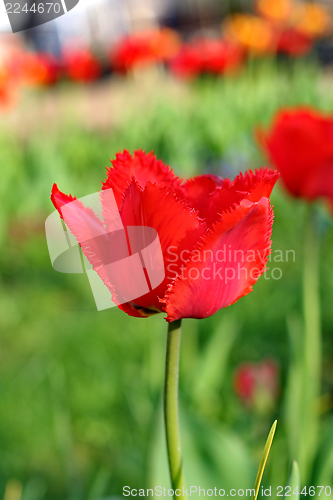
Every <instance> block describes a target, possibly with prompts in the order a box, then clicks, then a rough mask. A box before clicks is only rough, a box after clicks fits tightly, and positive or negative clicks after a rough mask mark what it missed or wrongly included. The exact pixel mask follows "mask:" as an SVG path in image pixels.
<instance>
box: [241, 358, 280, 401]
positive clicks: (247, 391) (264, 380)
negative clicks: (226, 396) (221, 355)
mask: <svg viewBox="0 0 333 500" xmlns="http://www.w3.org/2000/svg"><path fill="white" fill-rule="evenodd" d="M234 388H235V391H236V394H237V395H238V396H239V397H240V398H241V400H242V401H244V403H245V404H247V405H249V406H251V407H255V408H256V409H259V410H261V409H266V408H265V407H266V406H271V404H270V403H273V402H274V401H275V400H276V398H277V396H278V392H279V384H278V366H277V365H276V363H275V362H274V361H272V360H265V361H262V362H261V363H259V364H254V363H244V364H242V365H240V366H239V367H238V369H237V371H236V373H235V378H234Z"/></svg>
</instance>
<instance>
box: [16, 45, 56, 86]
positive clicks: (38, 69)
mask: <svg viewBox="0 0 333 500" xmlns="http://www.w3.org/2000/svg"><path fill="white" fill-rule="evenodd" d="M19 61H20V62H19V68H20V73H21V78H22V81H23V83H26V84H27V85H53V84H54V83H56V82H57V80H58V78H59V64H58V61H57V59H56V58H55V57H53V56H52V55H50V54H37V53H32V52H31V53H29V52H23V53H22V54H21V56H20V59H19Z"/></svg>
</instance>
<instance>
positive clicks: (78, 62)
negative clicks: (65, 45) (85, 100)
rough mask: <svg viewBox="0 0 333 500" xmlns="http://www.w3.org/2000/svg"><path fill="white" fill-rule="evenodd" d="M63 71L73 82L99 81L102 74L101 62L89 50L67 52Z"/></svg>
mask: <svg viewBox="0 0 333 500" xmlns="http://www.w3.org/2000/svg"><path fill="white" fill-rule="evenodd" d="M63 70H64V72H65V73H66V74H67V76H68V77H69V78H70V79H71V80H74V81H77V82H91V81H94V80H97V79H98V78H99V77H100V75H101V73H102V68H101V64H100V62H99V61H98V59H97V58H96V57H95V56H94V55H93V54H92V52H91V51H90V50H88V49H68V50H67V51H65V54H64V57H63Z"/></svg>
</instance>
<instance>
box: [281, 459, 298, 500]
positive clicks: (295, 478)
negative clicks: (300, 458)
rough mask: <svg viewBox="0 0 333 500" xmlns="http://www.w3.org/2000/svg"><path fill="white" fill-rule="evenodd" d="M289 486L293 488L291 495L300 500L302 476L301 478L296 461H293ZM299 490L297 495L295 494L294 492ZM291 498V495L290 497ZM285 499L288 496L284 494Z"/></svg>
mask: <svg viewBox="0 0 333 500" xmlns="http://www.w3.org/2000/svg"><path fill="white" fill-rule="evenodd" d="M287 486H290V488H291V494H292V496H293V499H294V500H298V498H299V494H300V486H301V485H300V476H299V468H298V464H297V462H296V460H294V461H293V463H292V464H291V470H290V474H289V478H288V483H287ZM296 488H297V492H298V493H297V494H296V493H295V494H294V491H295V490H296ZM288 496H289V495H288ZM283 498H286V495H285V494H284V496H283Z"/></svg>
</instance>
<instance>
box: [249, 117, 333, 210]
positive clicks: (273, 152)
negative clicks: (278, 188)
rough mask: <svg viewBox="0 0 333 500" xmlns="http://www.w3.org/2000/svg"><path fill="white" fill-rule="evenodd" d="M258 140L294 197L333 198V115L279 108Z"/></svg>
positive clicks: (259, 133)
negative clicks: (270, 123)
mask: <svg viewBox="0 0 333 500" xmlns="http://www.w3.org/2000/svg"><path fill="white" fill-rule="evenodd" d="M257 135H258V139H259V142H260V144H261V146H262V148H263V149H264V151H266V153H267V154H268V155H269V157H270V159H271V161H272V163H273V164H274V165H275V167H276V168H277V169H278V170H279V171H280V173H281V178H282V181H283V183H284V185H285V187H286V188H287V190H288V191H289V192H290V193H291V194H292V195H293V196H297V197H302V198H305V199H306V200H309V201H311V200H314V199H316V198H319V197H327V198H328V199H329V200H330V201H331V202H333V116H325V115H323V114H321V113H320V112H319V111H316V110H314V109H310V108H296V109H289V110H288V109H287V110H282V111H280V112H279V113H278V114H277V116H276V117H275V120H274V122H273V125H272V127H271V129H270V130H269V131H267V132H264V131H263V130H259V131H258V133H257Z"/></svg>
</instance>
